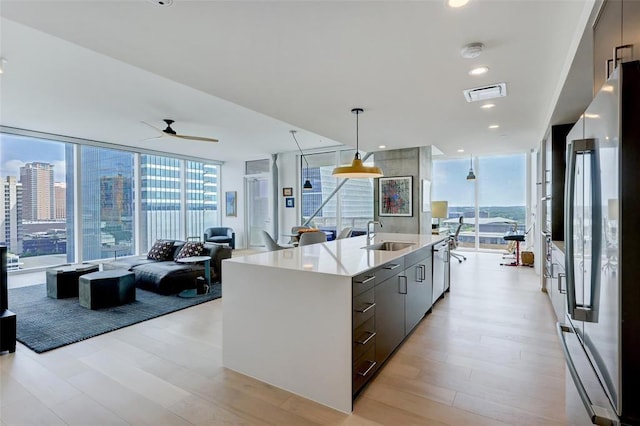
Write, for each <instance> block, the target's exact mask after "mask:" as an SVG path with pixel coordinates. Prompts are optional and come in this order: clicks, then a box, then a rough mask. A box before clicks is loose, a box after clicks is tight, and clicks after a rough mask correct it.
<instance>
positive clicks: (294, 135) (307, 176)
mask: <svg viewBox="0 0 640 426" xmlns="http://www.w3.org/2000/svg"><path fill="white" fill-rule="evenodd" d="M291 136H293V140H294V141H296V145H298V150H300V156H301V157H302V159H303V160H304V162H305V163H307V171H306V173H305V175H306V179H309V162H308V161H307V157H305V156H304V154H303V153H302V148H300V144H299V143H298V139H296V131H295V130H291Z"/></svg>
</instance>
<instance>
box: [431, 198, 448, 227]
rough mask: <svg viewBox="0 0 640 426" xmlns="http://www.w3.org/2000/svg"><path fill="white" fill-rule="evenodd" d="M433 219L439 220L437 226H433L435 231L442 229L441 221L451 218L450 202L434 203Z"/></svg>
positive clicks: (432, 209)
mask: <svg viewBox="0 0 640 426" xmlns="http://www.w3.org/2000/svg"><path fill="white" fill-rule="evenodd" d="M431 217H432V218H433V219H438V223H437V224H436V225H434V224H432V225H431V227H432V228H433V229H439V228H440V219H447V218H449V202H448V201H432V202H431Z"/></svg>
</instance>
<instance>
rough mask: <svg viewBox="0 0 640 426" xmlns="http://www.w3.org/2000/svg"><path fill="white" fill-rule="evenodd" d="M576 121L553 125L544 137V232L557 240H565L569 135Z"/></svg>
mask: <svg viewBox="0 0 640 426" xmlns="http://www.w3.org/2000/svg"><path fill="white" fill-rule="evenodd" d="M573 126H574V123H568V124H558V125H555V126H551V129H550V130H549V131H548V132H547V136H546V137H545V139H544V149H545V152H544V174H543V176H544V182H542V184H543V185H544V186H543V188H544V194H543V197H542V200H541V201H542V203H543V204H542V205H543V207H544V211H543V216H544V223H543V225H544V227H543V232H544V233H545V234H546V235H548V236H549V237H551V239H552V240H555V241H564V175H565V168H566V160H565V150H566V146H567V135H568V134H569V131H570V130H571V129H572V128H573Z"/></svg>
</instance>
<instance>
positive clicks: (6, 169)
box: [0, 133, 66, 183]
mask: <svg viewBox="0 0 640 426" xmlns="http://www.w3.org/2000/svg"><path fill="white" fill-rule="evenodd" d="M1 141H2V143H1V144H0V158H1V159H2V161H1V162H0V177H1V178H2V179H5V178H6V177H7V176H15V177H17V178H18V179H19V178H20V167H24V165H25V164H27V163H34V162H42V163H49V164H51V165H52V166H53V181H54V182H56V183H65V182H66V177H65V176H66V174H65V159H64V145H63V144H60V143H59V142H50V141H43V140H40V139H36V138H32V137H27V136H18V135H11V134H7V133H3V134H2V140H1ZM25 145H28V149H25V148H24V147H25ZM34 154H35V155H34Z"/></svg>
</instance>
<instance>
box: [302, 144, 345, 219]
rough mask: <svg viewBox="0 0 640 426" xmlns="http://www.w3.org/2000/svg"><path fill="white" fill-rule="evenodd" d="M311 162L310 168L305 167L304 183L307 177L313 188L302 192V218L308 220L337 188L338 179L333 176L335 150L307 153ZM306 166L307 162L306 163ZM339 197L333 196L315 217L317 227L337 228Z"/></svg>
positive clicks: (307, 157)
mask: <svg viewBox="0 0 640 426" xmlns="http://www.w3.org/2000/svg"><path fill="white" fill-rule="evenodd" d="M305 158H306V159H307V161H308V162H309V168H308V170H305V169H304V168H303V173H302V174H301V175H302V178H303V179H302V183H304V179H305V177H308V179H309V180H310V181H311V185H313V189H311V190H307V191H303V192H302V218H303V222H304V221H306V220H307V219H308V218H309V217H311V215H312V214H313V213H314V212H315V211H316V210H317V209H318V208H319V207H320V206H321V205H322V203H323V202H324V201H325V200H326V198H327V197H328V196H329V195H331V193H332V192H333V191H334V190H335V189H336V184H337V179H336V178H334V177H333V176H332V173H333V169H334V167H335V164H336V154H335V152H328V153H326V152H325V153H320V154H309V155H305ZM305 168H306V163H305ZM337 218H338V215H337V199H336V198H335V197H333V198H332V199H331V200H329V202H328V203H327V205H325V206H324V207H323V208H322V210H321V211H320V212H319V213H318V214H317V215H316V216H315V217H314V218H313V221H312V222H311V224H312V225H313V226H315V227H320V228H327V229H334V230H335V229H336V224H337Z"/></svg>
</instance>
